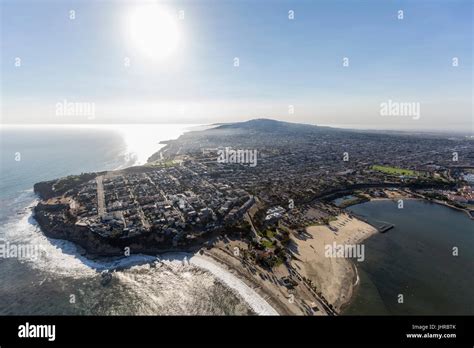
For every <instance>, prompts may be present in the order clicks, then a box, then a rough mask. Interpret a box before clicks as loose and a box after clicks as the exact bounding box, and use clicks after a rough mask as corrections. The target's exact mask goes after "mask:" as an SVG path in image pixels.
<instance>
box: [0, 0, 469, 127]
mask: <svg viewBox="0 0 474 348" xmlns="http://www.w3.org/2000/svg"><path fill="white" fill-rule="evenodd" d="M154 3H157V4H159V6H158V7H157V9H158V10H157V11H155V10H154V9H155V7H154V5H152V4H154ZM1 7H2V11H1V12H2V14H1V16H2V33H1V37H2V46H3V47H2V50H1V59H2V68H1V72H2V78H1V80H2V81H1V82H2V86H1V87H2V91H1V97H2V105H1V111H2V115H1V119H0V120H1V123H3V124H129V123H130V124H149V123H150V124H165V123H175V124H177V123H179V124H189V123H192V124H214V123H227V122H241V121H246V120H249V119H255V118H270V119H276V120H280V121H287V122H295V123H308V124H315V125H331V126H333V127H338V128H354V129H368V130H370V129H379V130H404V131H436V132H465V133H470V134H474V116H473V112H472V95H473V89H472V3H471V2H470V1H468V0H457V1H449V2H447V1H422V2H417V3H414V2H411V1H398V2H387V3H383V4H382V3H380V2H377V1H374V0H366V1H360V2H358V3H357V4H356V3H351V2H333V1H319V2H311V1H300V2H295V1H275V2H272V6H268V4H266V3H264V2H262V3H247V2H241V1H226V2H217V1H203V2H199V3H197V2H194V3H193V2H191V1H158V2H156V1H136V2H131V1H116V2H114V1H110V2H86V1H71V2H67V3H59V2H55V1H36V2H33V1H21V2H18V1H10V0H7V1H3V2H2V3H1ZM347 9H350V11H347ZM71 11H73V13H72V12H71ZM399 11H403V14H402V17H403V18H399V17H400V13H399ZM155 14H156V15H158V16H160V17H159V18H160V21H159V23H160V24H156V23H155V22H156V21H155V18H154V17H150V16H152V15H155ZM165 51H166V52H165ZM236 58H237V61H236V60H235V59H236ZM346 58H347V61H346V60H345V59H346ZM18 59H20V60H19V61H18ZM454 59H456V64H454ZM346 63H347V64H346ZM392 102H393V103H395V104H396V103H399V104H411V103H413V104H416V106H417V108H418V109H417V110H418V111H417V112H416V113H414V114H409V115H389V116H385V115H384V116H382V111H381V109H382V105H383V104H384V103H392ZM76 104H81V105H82V106H79V107H78V108H79V109H80V107H83V106H85V107H86V108H88V107H89V108H92V109H93V112H92V113H90V114H88V113H87V112H84V111H83V110H82V109H80V110H79V109H78V108H76V106H75V105H76ZM58 105H59V106H60V107H61V108H64V109H67V108H68V105H69V106H70V105H72V112H69V113H68V112H65V113H63V112H58ZM92 114H93V115H92Z"/></svg>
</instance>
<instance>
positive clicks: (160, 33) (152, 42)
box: [128, 4, 180, 59]
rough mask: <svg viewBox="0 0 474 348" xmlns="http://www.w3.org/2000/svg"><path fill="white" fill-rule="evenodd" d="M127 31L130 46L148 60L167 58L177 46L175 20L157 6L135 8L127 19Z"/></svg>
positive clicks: (177, 35) (177, 31)
mask: <svg viewBox="0 0 474 348" xmlns="http://www.w3.org/2000/svg"><path fill="white" fill-rule="evenodd" d="M128 30H129V34H130V39H131V41H132V44H133V45H134V46H135V47H136V48H137V49H138V50H139V51H140V52H141V53H142V54H144V55H146V56H148V57H149V58H153V59H163V58H166V57H169V56H170V55H171V54H172V53H173V52H174V51H175V49H176V47H177V46H178V42H179V36H180V35H179V30H178V25H177V21H176V18H175V17H174V16H172V15H171V14H170V12H169V11H167V10H166V9H165V8H163V7H160V6H158V5H154V4H150V5H143V6H140V7H137V8H135V9H134V10H133V12H132V13H131V15H130V17H129V25H128Z"/></svg>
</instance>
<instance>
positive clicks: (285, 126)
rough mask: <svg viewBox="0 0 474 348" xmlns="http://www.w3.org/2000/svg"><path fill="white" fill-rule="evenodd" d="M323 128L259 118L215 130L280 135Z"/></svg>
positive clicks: (225, 125)
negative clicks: (242, 130)
mask: <svg viewBox="0 0 474 348" xmlns="http://www.w3.org/2000/svg"><path fill="white" fill-rule="evenodd" d="M321 128H327V127H318V126H315V125H311V124H302V123H291V122H284V121H277V120H271V119H268V118H258V119H254V120H249V121H245V122H236V123H227V124H222V125H219V126H218V127H216V128H213V129H215V130H231V129H244V130H248V131H256V132H266V133H280V132H308V131H309V132H314V131H316V130H320V129H321Z"/></svg>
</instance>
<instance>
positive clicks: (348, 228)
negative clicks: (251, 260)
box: [292, 212, 379, 314]
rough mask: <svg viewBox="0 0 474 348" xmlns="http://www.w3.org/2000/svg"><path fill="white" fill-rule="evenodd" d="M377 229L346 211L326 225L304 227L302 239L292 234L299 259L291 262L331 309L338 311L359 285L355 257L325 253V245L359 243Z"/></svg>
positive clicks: (349, 300) (345, 306) (346, 303)
mask: <svg viewBox="0 0 474 348" xmlns="http://www.w3.org/2000/svg"><path fill="white" fill-rule="evenodd" d="M377 233H379V232H378V231H377V229H376V228H375V227H373V226H372V225H370V224H368V223H366V222H364V221H362V220H360V219H358V218H357V217H354V216H351V215H350V214H348V213H346V212H344V213H341V214H339V215H338V217H337V219H336V220H335V221H331V222H330V223H329V225H313V226H309V227H307V228H306V234H307V235H306V236H305V237H306V238H305V239H304V240H299V239H297V238H293V240H294V242H295V243H296V245H297V248H298V253H299V255H298V258H299V259H300V260H294V261H292V263H293V264H294V265H295V266H296V267H297V268H298V269H299V270H300V272H301V273H302V275H303V276H304V277H306V278H308V279H310V280H311V281H312V283H313V284H315V285H316V286H317V288H318V291H320V292H321V294H322V296H323V297H324V298H325V299H326V300H327V301H328V303H329V304H331V305H332V307H333V308H334V310H335V312H336V313H338V314H341V313H342V312H343V311H344V309H345V308H347V306H348V305H349V304H350V302H351V300H352V298H353V295H354V293H355V291H356V290H357V287H358V286H359V285H360V279H359V276H358V271H357V264H356V262H357V261H356V260H354V259H351V258H346V257H326V256H325V247H326V246H327V245H331V244H332V243H336V244H338V245H347V244H351V245H354V246H355V245H360V244H363V242H364V241H365V240H367V239H368V238H370V237H371V236H373V235H375V234H377Z"/></svg>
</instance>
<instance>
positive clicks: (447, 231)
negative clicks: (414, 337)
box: [344, 200, 474, 315]
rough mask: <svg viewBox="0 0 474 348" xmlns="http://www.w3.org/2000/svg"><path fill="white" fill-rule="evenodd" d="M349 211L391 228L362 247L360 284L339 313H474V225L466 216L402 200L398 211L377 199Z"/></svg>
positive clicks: (434, 205) (433, 206) (391, 203)
mask: <svg viewBox="0 0 474 348" xmlns="http://www.w3.org/2000/svg"><path fill="white" fill-rule="evenodd" d="M349 210H350V211H352V212H354V213H356V214H358V215H360V216H363V217H365V218H366V219H367V220H368V221H369V222H372V223H376V224H378V225H380V223H381V222H388V223H391V224H394V225H395V227H394V228H393V229H391V230H389V231H387V232H385V233H377V234H375V235H373V236H372V237H370V238H369V239H368V240H366V241H364V242H363V244H364V245H365V261H364V262H356V265H357V269H358V273H359V277H360V285H359V287H358V289H357V291H356V294H355V296H354V298H353V299H352V303H351V304H350V306H349V307H348V308H347V309H346V311H345V312H344V314H352V315H375V314H379V315H473V314H474V297H473V296H472V289H473V288H474V277H473V276H472V267H473V265H474V253H473V250H474V228H473V225H474V221H472V220H470V219H469V217H468V216H467V214H465V213H464V212H461V211H457V210H454V209H451V208H448V207H444V206H441V205H438V204H434V203H430V202H427V201H422V200H405V201H404V207H403V209H398V206H397V203H396V202H394V201H390V200H380V201H371V202H367V203H362V204H358V205H354V206H352V207H350V208H349ZM453 248H457V255H456V252H455V250H456V249H453ZM399 295H403V298H400V297H399ZM400 299H402V300H403V301H402V302H401V303H400V302H399V300H400Z"/></svg>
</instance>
